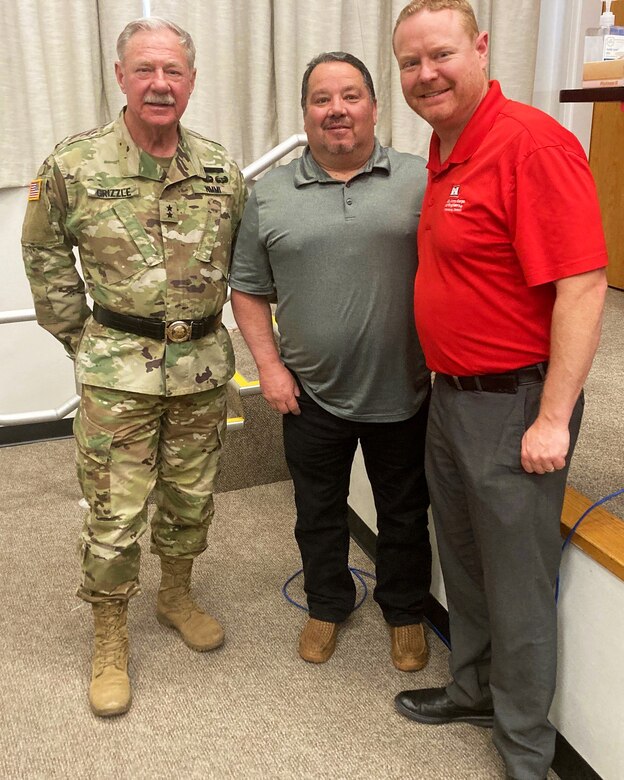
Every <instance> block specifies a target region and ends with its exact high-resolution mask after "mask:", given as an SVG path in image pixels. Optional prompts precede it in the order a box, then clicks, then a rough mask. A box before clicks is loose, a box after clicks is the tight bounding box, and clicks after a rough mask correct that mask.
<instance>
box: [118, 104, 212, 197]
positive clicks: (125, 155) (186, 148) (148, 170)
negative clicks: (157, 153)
mask: <svg viewBox="0 0 624 780" xmlns="http://www.w3.org/2000/svg"><path fill="white" fill-rule="evenodd" d="M124 111H125V108H123V109H122V110H121V112H120V114H119V116H118V117H117V120H116V122H115V134H116V136H117V148H118V150H119V167H120V169H121V173H122V175H123V176H140V177H141V178H144V179H153V180H154V181H163V180H164V179H165V176H167V182H168V183H173V182H176V181H181V180H182V179H187V178H190V177H191V176H201V177H202V178H203V177H204V175H205V174H204V168H203V166H202V163H201V160H200V159H199V157H198V156H197V154H196V153H195V151H194V150H193V147H192V145H191V143H190V141H189V137H188V133H187V132H186V130H185V129H184V128H183V127H182V125H178V147H177V149H176V152H175V154H174V156H173V160H172V161H171V165H170V166H169V171H168V172H167V171H165V170H164V169H163V168H161V166H160V165H158V163H156V161H155V160H154V158H153V157H152V156H151V155H150V154H147V152H144V151H143V149H141V148H140V147H139V146H137V144H136V143H135V142H134V140H133V138H132V136H131V135H130V131H129V130H128V128H127V126H126V122H125V120H124ZM167 174H168V175H167Z"/></svg>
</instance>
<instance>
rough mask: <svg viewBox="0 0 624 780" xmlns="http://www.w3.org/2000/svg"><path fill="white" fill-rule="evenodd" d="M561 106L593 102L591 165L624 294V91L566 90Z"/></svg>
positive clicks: (620, 11) (614, 280) (620, 1)
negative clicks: (563, 104)
mask: <svg viewBox="0 0 624 780" xmlns="http://www.w3.org/2000/svg"><path fill="white" fill-rule="evenodd" d="M611 10H612V11H613V13H614V14H615V23H616V24H619V25H622V26H624V0H617V1H616V2H614V3H612V4H611ZM560 100H561V101H562V102H590V101H591V102H593V103H594V114H593V119H592V132H591V143H590V148H589V164H590V166H591V169H592V173H593V174H594V179H595V180H596V187H597V189H598V198H599V200H600V211H601V212H602V223H603V226H604V231H605V237H606V239H607V250H608V252H609V267H608V268H607V279H608V282H609V284H610V285H611V287H619V288H620V289H621V290H624V87H610V88H604V89H563V90H561V93H560Z"/></svg>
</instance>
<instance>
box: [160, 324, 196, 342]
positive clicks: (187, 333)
mask: <svg viewBox="0 0 624 780" xmlns="http://www.w3.org/2000/svg"><path fill="white" fill-rule="evenodd" d="M165 334H166V336H167V340H168V341H173V342H175V343H176V344H179V343H181V342H183V341H190V339H191V326H190V325H189V324H188V322H183V321H182V320H176V321H175V322H170V323H169V325H167V329H166V330H165Z"/></svg>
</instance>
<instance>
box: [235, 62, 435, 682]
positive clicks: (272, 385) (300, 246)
mask: <svg viewBox="0 0 624 780" xmlns="http://www.w3.org/2000/svg"><path fill="white" fill-rule="evenodd" d="M301 104H302V108H303V115H304V127H305V130H306V133H307V135H308V144H309V145H308V147H306V149H305V151H304V153H303V156H302V157H301V158H300V159H298V160H295V161H293V162H291V163H290V164H288V165H286V166H283V167H280V168H277V169H276V170H274V171H272V172H270V173H268V174H267V175H266V176H264V177H263V178H262V179H260V180H259V181H258V182H257V183H256V185H255V187H254V188H253V190H252V193H251V197H250V199H249V202H248V205H247V208H246V210H245V213H244V216H243V220H242V223H241V227H240V232H239V236H238V242H237V245H236V251H235V255H234V260H233V265H232V272H231V278H230V286H231V287H232V290H233V292H232V306H233V309H234V315H235V317H236V320H237V322H238V325H239V327H240V329H241V331H242V334H243V336H244V338H245V340H246V341H247V344H248V345H249V348H250V350H251V353H252V355H253V357H254V360H255V361H256V364H257V366H258V371H259V377H260V385H261V388H262V394H263V396H264V398H265V399H266V400H267V401H268V403H269V404H270V405H271V406H272V407H273V408H274V409H276V410H277V411H279V412H281V413H282V414H283V415H284V417H283V425H284V448H285V453H286V460H287V462H288V466H289V469H290V472H291V474H292V478H293V483H294V487H295V502H296V506H297V521H296V525H295V537H296V539H297V543H298V545H299V549H300V552H301V558H302V561H303V570H304V577H305V591H306V596H307V600H308V607H309V613H310V616H309V619H308V621H307V623H306V624H305V626H304V629H303V632H302V633H301V636H300V638H299V654H300V656H301V657H302V658H303V659H304V660H306V661H310V662H313V663H323V662H324V661H327V660H328V659H329V658H330V656H331V655H332V653H333V651H334V648H335V646H336V637H337V634H338V629H339V626H340V624H341V623H342V622H343V621H344V620H346V619H347V617H348V616H349V614H350V612H351V611H352V610H353V607H354V603H355V585H354V583H353V579H352V577H351V573H350V572H349V567H348V555H349V529H348V524H347V512H348V507H347V496H348V492H349V479H350V472H351V465H352V462H353V456H354V454H355V450H356V447H357V444H358V441H359V442H360V444H361V447H362V452H363V455H364V462H365V465H366V471H367V474H368V477H369V480H370V483H371V487H372V490H373V495H374V498H375V507H376V510H377V530H378V536H377V560H376V573H377V584H376V587H375V594H374V595H375V600H376V601H377V602H378V604H379V605H380V607H381V610H382V612H383V615H384V618H385V619H386V621H387V622H388V624H389V625H390V634H391V657H392V661H393V663H394V665H395V666H396V667H397V668H398V669H401V670H403V671H414V670H416V669H421V668H422V667H423V666H424V665H425V664H426V662H427V658H428V649H427V644H426V640H425V636H424V631H423V626H422V619H423V604H424V600H425V597H426V595H427V593H428V591H429V585H430V578H431V549H430V545H429V536H428V531H427V507H428V505H429V496H428V492H427V485H426V481H425V476H424V464H423V459H424V439H425V429H426V422H427V409H428V405H429V395H430V376H429V372H428V370H427V368H426V367H425V362H424V358H423V354H422V351H421V348H420V345H419V343H418V338H417V335H416V330H415V327H414V321H413V283H414V276H415V272H416V265H417V256H416V231H417V227H418V215H419V212H420V207H421V202H422V197H423V192H424V187H425V179H426V174H425V165H424V161H423V160H422V159H421V158H419V157H414V156H413V155H408V154H400V153H398V152H396V151H394V150H393V149H386V148H383V147H382V146H381V145H380V144H379V142H378V141H377V140H376V138H375V122H376V119H377V105H376V100H375V92H374V87H373V83H372V79H371V76H370V73H369V72H368V70H367V69H366V67H365V66H364V64H363V63H362V62H360V60H358V59H357V58H356V57H353V56H352V55H350V54H345V53H343V52H331V53H326V54H321V55H319V56H318V57H316V58H315V59H313V60H312V62H311V63H310V64H309V65H308V68H307V70H306V72H305V74H304V77H303V83H302V90H301ZM274 293H276V294H277V321H278V324H279V331H280V346H279V351H278V349H277V347H276V345H275V341H274V338H273V329H272V323H271V309H270V305H269V300H268V297H269V296H271V295H272V294H274Z"/></svg>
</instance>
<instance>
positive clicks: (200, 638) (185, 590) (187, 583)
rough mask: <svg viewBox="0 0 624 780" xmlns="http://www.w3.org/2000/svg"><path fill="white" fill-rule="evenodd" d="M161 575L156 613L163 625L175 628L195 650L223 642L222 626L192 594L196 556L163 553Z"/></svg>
mask: <svg viewBox="0 0 624 780" xmlns="http://www.w3.org/2000/svg"><path fill="white" fill-rule="evenodd" d="M160 565H161V569H162V579H161V582H160V589H159V590H158V602H157V604H156V617H157V619H158V622H159V623H160V624H161V625H163V626H168V627H169V628H175V629H176V631H178V632H179V633H180V636H181V637H182V639H183V640H184V642H185V644H187V645H188V646H189V647H190V648H192V649H193V650H198V651H199V652H200V653H201V652H203V651H204V650H213V649H214V648H215V647H219V645H220V644H222V643H223V639H224V637H225V634H224V631H223V627H222V626H221V625H220V624H219V623H218V622H217V621H216V620H215V619H214V618H213V617H211V616H210V615H208V614H207V613H206V612H204V610H203V609H202V608H201V607H199V606H198V605H197V604H196V603H195V602H194V601H193V599H192V598H191V596H190V589H191V569H192V568H193V560H192V559H187V558H170V557H162V558H161V559H160Z"/></svg>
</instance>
